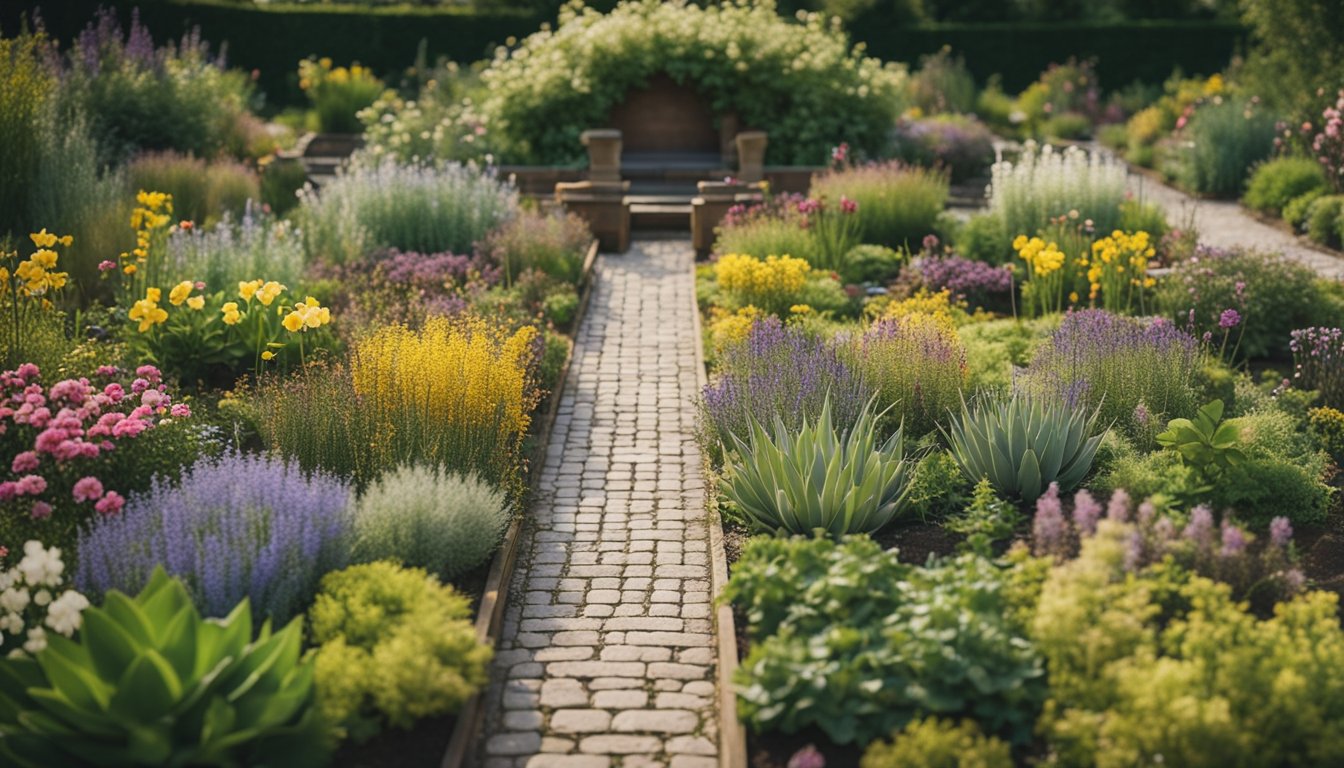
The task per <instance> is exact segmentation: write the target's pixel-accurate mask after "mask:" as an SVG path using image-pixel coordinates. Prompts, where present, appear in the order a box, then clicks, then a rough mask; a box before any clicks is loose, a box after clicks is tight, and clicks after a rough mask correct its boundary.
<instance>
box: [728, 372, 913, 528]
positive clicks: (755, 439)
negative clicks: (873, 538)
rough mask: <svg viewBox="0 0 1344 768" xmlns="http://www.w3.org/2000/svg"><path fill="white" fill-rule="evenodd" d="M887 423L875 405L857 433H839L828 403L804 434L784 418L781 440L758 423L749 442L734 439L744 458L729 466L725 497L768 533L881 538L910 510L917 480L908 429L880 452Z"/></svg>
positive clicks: (778, 429)
mask: <svg viewBox="0 0 1344 768" xmlns="http://www.w3.org/2000/svg"><path fill="white" fill-rule="evenodd" d="M880 415H881V414H878V413H875V412H874V408H873V402H872V401H869V403H868V405H867V406H866V407H865V408H864V409H863V411H862V413H860V415H859V419H858V421H857V422H856V423H855V424H854V427H853V428H852V429H850V430H849V431H848V432H844V433H837V432H836V429H835V425H834V424H833V423H832V422H831V403H830V398H829V397H827V398H826V400H825V402H824V403H823V404H822V408H821V413H820V414H819V415H818V417H817V420H816V422H815V423H809V422H808V421H807V420H806V419H804V420H803V424H802V426H801V427H800V428H799V429H798V431H797V432H796V433H793V432H790V430H789V428H788V427H787V426H785V425H784V421H783V419H781V418H780V417H779V416H778V415H776V416H775V424H774V434H773V435H772V434H771V433H770V432H769V431H767V430H766V428H765V426H763V425H762V424H761V423H760V422H758V421H756V420H755V419H751V421H750V424H749V430H750V431H749V433H748V439H747V440H745V441H744V440H742V439H741V438H739V437H738V436H737V435H731V438H732V441H733V446H734V447H735V449H736V458H735V459H734V458H729V460H728V461H727V465H726V466H725V482H724V489H723V492H724V495H725V496H727V497H728V499H730V500H731V501H732V502H734V503H735V504H736V505H737V506H738V508H739V509H740V510H742V513H743V514H745V515H746V516H747V517H748V518H749V519H750V520H751V522H752V524H753V525H754V526H755V527H757V528H760V529H764V530H767V531H772V532H773V531H780V530H784V531H788V532H790V533H803V534H808V533H812V532H814V531H818V530H820V531H825V532H826V533H827V534H829V535H831V536H842V535H844V534H847V533H871V532H873V531H876V530H877V529H879V528H881V527H882V526H884V525H886V524H887V523H889V522H891V521H892V520H893V519H894V518H895V517H896V516H897V515H899V514H901V512H903V511H904V510H905V509H906V506H907V504H906V502H907V500H908V496H909V493H910V478H911V476H912V475H913V473H914V469H913V467H914V465H913V462H910V461H907V460H906V458H905V450H904V446H903V441H902V431H903V430H902V429H899V428H898V429H897V430H896V433H895V434H894V435H892V436H891V437H890V438H888V439H887V441H886V442H884V443H882V444H881V445H879V444H878V442H877V435H876V428H877V422H878V419H879V417H880ZM725 453H727V452H726V451H725Z"/></svg>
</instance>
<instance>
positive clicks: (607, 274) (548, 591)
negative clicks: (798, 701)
mask: <svg viewBox="0 0 1344 768" xmlns="http://www.w3.org/2000/svg"><path fill="white" fill-rule="evenodd" d="M691 260H692V253H691V248H690V244H689V243H687V242H685V241H665V240H647V241H640V242H636V243H635V244H634V246H633V247H632V248H631V250H630V251H629V252H628V253H626V254H622V255H606V254H604V255H602V256H601V257H599V258H598V261H597V264H596V266H595V274H596V278H597V281H596V284H595V286H594V289H593V295H592V297H591V303H590V304H589V307H588V313H587V315H586V316H585V318H584V320H583V322H582V324H581V326H580V328H579V330H578V333H577V334H576V338H575V346H574V359H573V363H572V367H571V368H570V374H569V380H568V382H567V383H566V385H565V389H564V391H563V392H562V394H561V399H560V404H559V409H558V412H557V413H558V416H557V418H556V423H555V427H554V430H553V431H552V433H551V437H550V443H549V445H548V446H547V452H546V463H545V465H544V467H543V469H542V470H541V476H540V478H539V481H538V488H537V495H536V503H535V504H534V510H533V513H532V515H531V518H530V520H529V523H528V526H527V528H526V530H525V533H524V540H523V541H522V542H521V545H520V551H519V559H518V568H517V571H516V572H515V574H514V579H513V584H512V585H511V589H510V595H509V599H508V606H507V609H506V613H505V621H504V631H503V636H502V638H501V641H500V645H499V652H498V654H497V656H496V661H495V669H494V674H493V676H492V679H493V680H494V683H493V685H492V687H491V689H490V691H489V693H488V695H487V700H486V712H487V715H486V718H487V722H486V727H485V731H484V733H483V734H482V736H481V738H480V743H481V752H480V754H479V755H477V764H478V765H488V766H490V768H496V767H498V768H506V767H507V768H544V767H545V766H574V767H575V768H581V767H585V768H586V766H606V765H611V764H615V765H620V766H626V767H629V768H634V767H635V766H655V765H658V766H670V765H676V766H685V768H695V766H697V765H700V764H705V765H710V764H713V763H715V756H716V755H717V753H718V746H717V745H718V734H717V713H716V710H715V698H716V697H715V696H714V693H715V688H714V683H713V680H714V679H715V678H714V665H715V662H716V659H715V643H714V627H713V623H712V618H711V617H712V612H711V610H710V563H711V562H712V559H711V558H710V556H709V546H710V545H709V529H708V520H707V517H706V513H705V497H704V493H705V489H704V479H703V477H702V475H701V471H700V461H701V460H700V454H699V449H698V447H697V446H696V443H695V440H694V436H693V435H694V428H695V413H694V409H693V407H692V401H693V397H694V395H695V394H696V388H697V381H698V379H697V373H698V372H697V370H696V365H697V362H696V360H697V356H696V347H697V345H698V344H699V343H700V342H699V339H698V338H696V333H695V324H694V315H693V309H692V307H693V304H692V293H693V291H694V285H693V280H692V278H691V272H690V269H691Z"/></svg>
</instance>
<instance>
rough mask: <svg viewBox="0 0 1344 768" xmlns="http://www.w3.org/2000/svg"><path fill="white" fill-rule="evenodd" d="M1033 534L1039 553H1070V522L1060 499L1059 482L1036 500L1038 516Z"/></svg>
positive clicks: (1058, 554) (1032, 530)
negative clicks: (1065, 518)
mask: <svg viewBox="0 0 1344 768" xmlns="http://www.w3.org/2000/svg"><path fill="white" fill-rule="evenodd" d="M1031 535H1032V540H1033V541H1034V542H1035V545H1036V546H1035V550H1036V553H1037V554H1040V555H1057V556H1063V555H1066V554H1067V553H1068V524H1067V523H1066V522H1065V520H1064V508H1063V505H1062V504H1060V501H1059V483H1051V484H1050V487H1049V488H1047V489H1046V491H1045V493H1044V494H1043V495H1042V496H1041V497H1040V498H1039V499H1037V500H1036V517H1035V519H1034V520H1032V523H1031Z"/></svg>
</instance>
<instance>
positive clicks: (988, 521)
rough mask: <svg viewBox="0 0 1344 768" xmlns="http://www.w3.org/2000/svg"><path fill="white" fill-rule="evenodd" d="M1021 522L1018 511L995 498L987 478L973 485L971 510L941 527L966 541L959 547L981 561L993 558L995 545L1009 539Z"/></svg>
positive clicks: (1020, 515)
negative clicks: (977, 556)
mask: <svg viewBox="0 0 1344 768" xmlns="http://www.w3.org/2000/svg"><path fill="white" fill-rule="evenodd" d="M1022 520H1023V517H1022V513H1021V512H1018V511H1017V507H1015V506H1013V505H1012V504H1010V503H1008V502H1006V501H1004V500H1003V499H1000V498H999V497H998V496H996V495H995V494H994V486H992V485H990V483H989V480H988V479H987V478H981V479H980V482H978V483H976V484H975V493H974V495H973V496H972V497H971V504H970V506H968V507H967V508H966V511H964V512H962V513H961V514H960V515H956V516H954V517H952V518H950V519H949V520H948V521H947V522H946V523H945V524H944V525H945V527H946V528H947V529H948V530H950V531H952V532H954V533H960V534H962V535H963V536H965V537H966V541H964V542H962V543H961V544H960V545H959V546H960V548H961V549H964V550H966V551H968V552H974V553H975V554H977V555H980V556H981V557H992V556H993V555H994V545H995V543H996V542H1000V541H1006V540H1007V539H1010V538H1012V536H1013V532H1014V531H1016V530H1017V527H1018V526H1019V525H1020V524H1021V523H1022Z"/></svg>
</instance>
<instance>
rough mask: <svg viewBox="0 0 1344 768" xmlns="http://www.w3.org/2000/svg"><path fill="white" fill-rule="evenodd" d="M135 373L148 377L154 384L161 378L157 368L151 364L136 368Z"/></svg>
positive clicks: (161, 375)
mask: <svg viewBox="0 0 1344 768" xmlns="http://www.w3.org/2000/svg"><path fill="white" fill-rule="evenodd" d="M135 375H136V376H141V377H143V378H146V379H149V380H150V381H151V382H153V383H155V384H157V383H159V381H160V380H161V379H162V378H163V374H162V373H159V369H158V368H155V367H154V366H152V365H142V366H140V367H139V368H136V369H135Z"/></svg>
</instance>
